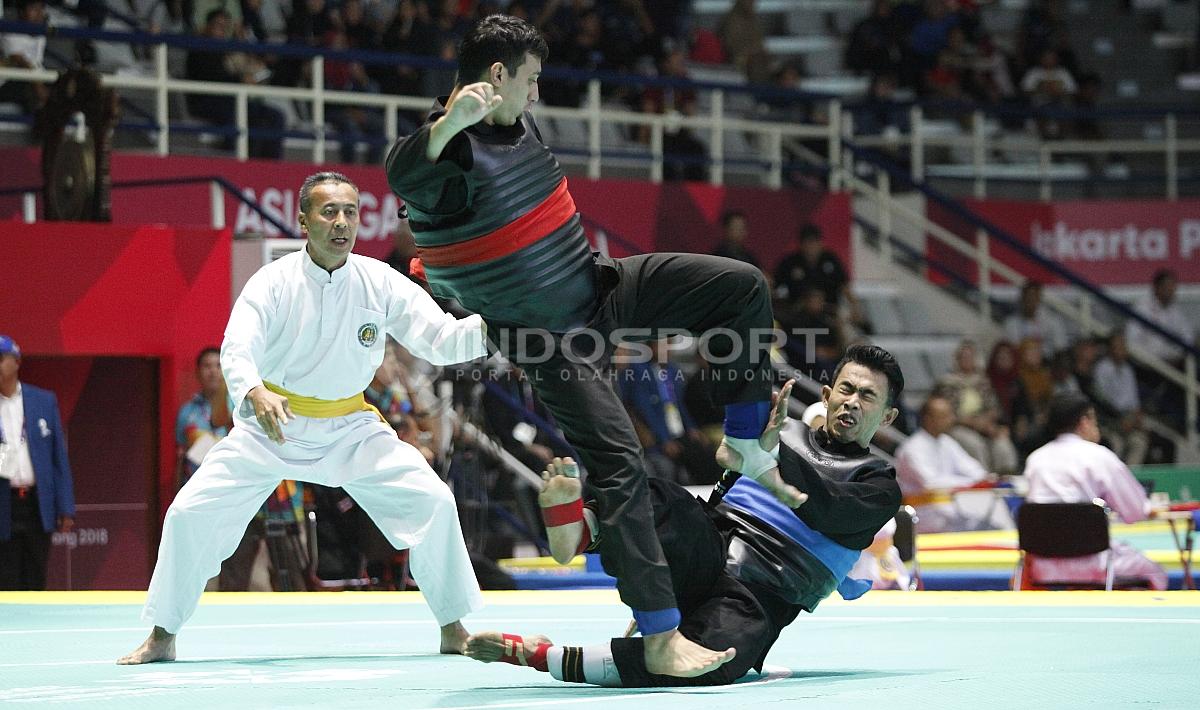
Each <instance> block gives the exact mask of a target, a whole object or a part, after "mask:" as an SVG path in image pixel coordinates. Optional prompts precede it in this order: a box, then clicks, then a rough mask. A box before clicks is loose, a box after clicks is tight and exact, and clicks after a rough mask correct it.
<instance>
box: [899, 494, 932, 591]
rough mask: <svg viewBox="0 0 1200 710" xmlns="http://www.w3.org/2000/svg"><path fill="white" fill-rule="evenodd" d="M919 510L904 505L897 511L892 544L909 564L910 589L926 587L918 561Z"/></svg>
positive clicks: (902, 559) (901, 557)
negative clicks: (922, 580)
mask: <svg viewBox="0 0 1200 710" xmlns="http://www.w3.org/2000/svg"><path fill="white" fill-rule="evenodd" d="M918 520H919V518H918V517H917V511H916V509H915V508H913V507H912V506H911V505H902V506H900V510H898V511H896V533H895V534H894V535H893V536H892V544H893V545H895V546H896V550H897V551H898V552H899V553H900V561H901V562H903V563H904V564H906V565H908V568H909V570H908V571H909V582H908V591H910V592H912V591H915V590H917V589H924V588H925V586H924V585H923V584H922V583H921V563H920V562H918V561H917V521H918Z"/></svg>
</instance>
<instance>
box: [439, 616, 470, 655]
mask: <svg viewBox="0 0 1200 710" xmlns="http://www.w3.org/2000/svg"><path fill="white" fill-rule="evenodd" d="M468 636H470V634H468V633H467V630H466V629H465V628H463V625H462V622H461V621H455V622H454V623H452V624H446V625H445V626H443V627H442V647H441V649H439V651H438V652H439V653H450V654H456V655H460V656H461V655H462V653H463V649H465V648H466V646H467V637H468Z"/></svg>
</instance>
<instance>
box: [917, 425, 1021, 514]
mask: <svg viewBox="0 0 1200 710" xmlns="http://www.w3.org/2000/svg"><path fill="white" fill-rule="evenodd" d="M987 476H988V472H987V470H986V469H985V468H984V467H983V464H981V463H979V461H977V460H976V459H974V458H973V457H972V456H971V455H970V454H968V453H967V451H966V449H964V448H963V447H962V444H959V443H958V442H957V441H955V440H954V439H953V438H951V437H950V435H949V434H942V435H941V436H938V437H934V436H933V435H931V434H930V433H929V432H927V431H925V430H924V429H918V430H917V431H916V432H915V433H914V434H912V435H911V436H909V437H908V440H907V441H905V442H904V443H903V444H901V445H900V448H899V449H897V450H896V480H897V482H899V484H900V490H901V491H903V493H904V495H905V496H921V495H922V494H930V495H931V496H932V499H931V500H928V501H923V502H922V501H920V500H918V501H914V502H915V503H916V505H915V507H916V509H917V517H918V518H919V519H920V522H918V523H917V530H918V531H919V532H923V533H932V532H948V531H954V530H976V529H981V528H997V527H1011V526H1012V523H1011V521H1009V520H1008V519H1007V515H1004V514H1002V511H999V512H998V508H997V507H996V506H995V505H994V503H995V498H993V497H990V491H989V492H987V493H988V496H989V497H988V498H987V499H986V500H983V501H982V502H983V503H984V505H983V506H982V507H979V506H976V505H974V504H975V503H979V502H981V501H977V500H971V501H967V500H965V499H963V500H960V498H959V497H956V496H954V494H953V493H952V491H953V490H954V489H958V488H968V487H970V486H972V485H974V484H976V483H979V482H980V481H982V480H984V479H986V478H987ZM940 498H944V500H941V499H940Z"/></svg>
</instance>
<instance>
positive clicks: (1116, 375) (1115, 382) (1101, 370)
mask: <svg viewBox="0 0 1200 710" xmlns="http://www.w3.org/2000/svg"><path fill="white" fill-rule="evenodd" d="M1093 379H1094V380H1095V382H1096V386H1097V387H1098V388H1099V390H1100V394H1101V395H1102V396H1103V397H1104V399H1105V401H1107V402H1108V403H1109V404H1111V405H1112V406H1113V407H1114V408H1115V409H1116V410H1117V411H1119V412H1121V413H1122V414H1128V413H1130V412H1134V411H1137V410H1139V409H1141V408H1142V400H1141V397H1140V396H1139V395H1138V388H1137V375H1136V374H1135V373H1134V371H1133V366H1132V365H1130V364H1129V361H1128V360H1126V361H1125V362H1122V363H1121V364H1119V365H1118V364H1117V363H1116V362H1115V361H1114V360H1113V359H1112V358H1107V357H1106V358H1104V359H1103V360H1101V361H1100V362H1098V363H1096V372H1095V376H1094V378H1093Z"/></svg>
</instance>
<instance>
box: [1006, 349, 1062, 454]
mask: <svg viewBox="0 0 1200 710" xmlns="http://www.w3.org/2000/svg"><path fill="white" fill-rule="evenodd" d="M1042 350H1043V346H1042V344H1041V343H1040V342H1039V341H1038V340H1037V339H1035V338H1025V339H1024V340H1022V341H1021V342H1020V344H1019V345H1017V378H1018V380H1019V381H1020V383H1021V393H1022V395H1023V396H1024V401H1025V403H1026V404H1027V405H1028V408H1027V409H1026V411H1025V412H1024V413H1023V414H1024V416H1021V415H1019V414H1017V413H1016V412H1014V413H1013V417H1014V421H1013V430H1014V432H1015V433H1016V437H1014V439H1015V441H1016V443H1017V446H1018V447H1019V448H1020V449H1021V450H1022V451H1029V446H1028V444H1029V443H1030V441H1032V437H1035V436H1037V435H1038V432H1039V431H1040V430H1041V428H1042V427H1043V426H1044V424H1045V421H1046V413H1047V409H1048V407H1049V406H1050V399H1051V398H1052V397H1053V396H1054V385H1055V382H1054V377H1053V375H1052V374H1051V372H1050V366H1049V365H1047V364H1046V360H1045V358H1044V356H1043V355H1042Z"/></svg>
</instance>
